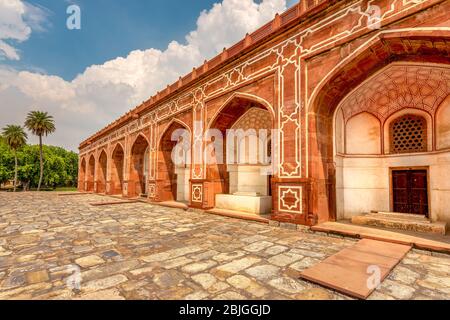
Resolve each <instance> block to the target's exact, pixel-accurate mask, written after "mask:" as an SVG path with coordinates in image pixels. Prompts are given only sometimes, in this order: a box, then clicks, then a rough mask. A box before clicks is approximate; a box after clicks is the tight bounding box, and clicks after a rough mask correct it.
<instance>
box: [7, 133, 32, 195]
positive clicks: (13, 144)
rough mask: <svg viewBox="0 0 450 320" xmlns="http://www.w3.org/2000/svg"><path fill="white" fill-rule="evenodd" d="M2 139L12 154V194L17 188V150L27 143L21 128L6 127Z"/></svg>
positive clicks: (25, 135)
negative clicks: (13, 165)
mask: <svg viewBox="0 0 450 320" xmlns="http://www.w3.org/2000/svg"><path fill="white" fill-rule="evenodd" d="M3 138H4V140H5V142H6V144H7V145H8V146H9V147H10V148H11V150H12V151H13V153H14V164H15V167H14V192H16V188H17V150H18V149H20V148H21V147H23V146H24V145H25V144H26V143H27V134H26V133H25V131H24V130H23V128H22V127H21V126H15V125H8V126H6V127H5V128H3Z"/></svg>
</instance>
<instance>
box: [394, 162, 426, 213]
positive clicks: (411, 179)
mask: <svg viewBox="0 0 450 320" xmlns="http://www.w3.org/2000/svg"><path fill="white" fill-rule="evenodd" d="M392 189H393V200H394V211H395V212H401V213H411V214H420V215H426V216H428V181H427V171H426V170H394V171H392Z"/></svg>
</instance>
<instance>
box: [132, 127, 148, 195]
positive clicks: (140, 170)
mask: <svg viewBox="0 0 450 320" xmlns="http://www.w3.org/2000/svg"><path fill="white" fill-rule="evenodd" d="M149 146H150V143H149V141H148V139H147V138H146V137H145V135H144V134H142V133H139V134H138V135H137V136H136V138H135V139H134V141H133V144H131V151H130V153H131V157H130V164H129V178H128V197H130V198H135V197H139V196H141V195H144V194H146V193H147V177H148V172H145V170H144V168H145V161H146V157H148V153H147V150H148V147H149Z"/></svg>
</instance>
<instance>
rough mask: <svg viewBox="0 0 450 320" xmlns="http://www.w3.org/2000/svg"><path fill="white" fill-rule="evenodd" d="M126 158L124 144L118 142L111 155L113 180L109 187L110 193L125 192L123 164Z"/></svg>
mask: <svg viewBox="0 0 450 320" xmlns="http://www.w3.org/2000/svg"><path fill="white" fill-rule="evenodd" d="M124 160H125V153H124V150H123V148H122V145H121V144H120V143H118V144H117V145H116V147H115V148H114V151H113V153H112V156H111V181H110V184H109V185H110V187H109V191H108V193H109V194H112V195H116V194H123V166H124Z"/></svg>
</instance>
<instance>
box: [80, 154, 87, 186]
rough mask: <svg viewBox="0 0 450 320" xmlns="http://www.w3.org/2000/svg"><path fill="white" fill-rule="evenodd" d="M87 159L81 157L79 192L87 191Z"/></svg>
mask: <svg viewBox="0 0 450 320" xmlns="http://www.w3.org/2000/svg"><path fill="white" fill-rule="evenodd" d="M85 182H86V157H81V161H80V166H79V173H78V191H86V185H85Z"/></svg>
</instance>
